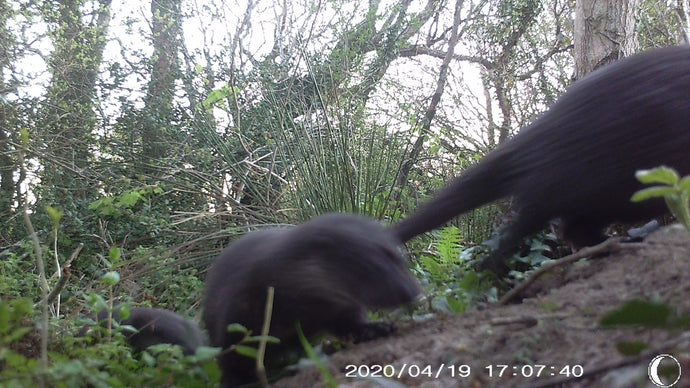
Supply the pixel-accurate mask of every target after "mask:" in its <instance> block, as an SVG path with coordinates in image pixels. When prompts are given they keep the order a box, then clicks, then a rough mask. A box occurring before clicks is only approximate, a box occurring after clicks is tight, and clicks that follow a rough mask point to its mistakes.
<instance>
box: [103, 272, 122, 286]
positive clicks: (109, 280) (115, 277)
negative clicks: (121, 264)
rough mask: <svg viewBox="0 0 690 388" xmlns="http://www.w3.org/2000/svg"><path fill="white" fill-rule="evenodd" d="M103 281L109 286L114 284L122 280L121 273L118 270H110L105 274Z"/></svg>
mask: <svg viewBox="0 0 690 388" xmlns="http://www.w3.org/2000/svg"><path fill="white" fill-rule="evenodd" d="M101 281H102V282H103V283H104V284H106V285H108V286H114V285H116V284H117V283H119V282H120V274H119V273H117V272H116V271H110V272H108V273H106V274H105V275H103V277H102V278H101Z"/></svg>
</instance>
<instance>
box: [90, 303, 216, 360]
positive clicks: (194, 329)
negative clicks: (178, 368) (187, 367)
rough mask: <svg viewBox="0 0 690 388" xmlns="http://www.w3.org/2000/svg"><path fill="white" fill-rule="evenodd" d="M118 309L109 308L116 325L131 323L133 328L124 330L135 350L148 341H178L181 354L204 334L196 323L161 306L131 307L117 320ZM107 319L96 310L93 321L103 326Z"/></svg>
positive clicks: (200, 341)
mask: <svg viewBox="0 0 690 388" xmlns="http://www.w3.org/2000/svg"><path fill="white" fill-rule="evenodd" d="M119 317H120V309H119V308H115V309H114V311H113V320H114V321H117V322H119V324H120V325H127V326H132V327H134V328H135V329H137V331H136V332H133V333H132V332H127V331H124V335H125V338H126V340H127V342H128V343H129V344H130V345H131V346H132V347H133V348H134V349H135V350H137V351H142V350H144V349H146V348H148V347H149V346H151V345H157V344H171V345H179V346H180V347H181V348H182V353H183V354H185V355H190V354H194V351H195V350H196V348H197V347H199V346H202V345H204V336H203V333H202V332H201V329H199V326H198V325H197V324H196V323H195V322H193V321H191V320H189V319H186V318H183V317H182V316H180V315H178V314H176V313H174V312H172V311H170V310H165V309H157V308H148V307H132V308H130V309H129V317H127V319H123V320H120V319H119ZM107 319H108V312H107V311H105V310H102V311H100V312H99V313H98V314H97V321H98V322H99V323H100V324H101V325H102V326H104V325H105V324H106V321H107Z"/></svg>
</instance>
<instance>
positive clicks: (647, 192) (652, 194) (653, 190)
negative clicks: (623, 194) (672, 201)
mask: <svg viewBox="0 0 690 388" xmlns="http://www.w3.org/2000/svg"><path fill="white" fill-rule="evenodd" d="M676 192H677V190H676V189H675V188H673V187H669V186H654V187H649V188H646V189H642V190H640V191H638V192H636V193H635V194H633V196H632V197H630V200H631V201H632V202H641V201H644V200H647V199H650V198H658V197H665V196H667V195H673V194H675V193H676Z"/></svg>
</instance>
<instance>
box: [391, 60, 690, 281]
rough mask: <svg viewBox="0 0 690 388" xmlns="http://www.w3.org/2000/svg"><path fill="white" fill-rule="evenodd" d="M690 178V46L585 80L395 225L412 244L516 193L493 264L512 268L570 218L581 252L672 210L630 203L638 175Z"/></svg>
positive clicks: (567, 229) (570, 234)
mask: <svg viewBox="0 0 690 388" xmlns="http://www.w3.org/2000/svg"><path fill="white" fill-rule="evenodd" d="M659 165H666V166H670V167H673V168H675V169H676V170H678V171H679V172H680V173H681V174H682V175H686V174H690V47H688V46H681V47H666V48H662V49H656V50H650V51H648V52H646V53H643V54H639V55H634V56H632V57H629V58H625V59H622V60H620V61H617V62H615V63H613V64H611V65H608V66H605V67H603V68H601V69H599V70H597V71H594V72H592V73H591V74H589V75H587V76H586V77H584V78H582V79H581V80H579V81H577V82H575V83H574V84H573V85H572V86H571V87H570V88H569V89H568V91H567V92H566V93H565V94H563V96H561V98H559V99H558V101H557V102H556V103H554V104H553V106H551V107H550V108H549V110H548V111H547V112H546V113H544V114H543V115H542V116H541V117H539V118H538V119H537V120H535V121H534V122H533V123H532V124H531V125H529V126H527V127H526V128H524V129H522V130H521V131H520V133H519V134H517V135H516V136H515V137H513V138H512V139H510V140H509V141H507V142H505V143H504V144H502V145H500V146H499V147H498V148H496V149H495V150H493V151H492V152H490V153H489V154H487V155H486V156H485V157H484V158H483V159H482V160H481V161H480V162H479V163H477V164H476V165H474V166H472V167H470V168H468V169H467V170H465V171H464V172H463V173H462V174H461V175H460V176H459V177H457V178H455V179H454V180H453V181H451V182H450V183H449V184H448V185H447V186H446V187H445V188H443V189H441V190H440V191H439V192H438V193H436V194H435V195H434V196H433V197H432V198H431V200H430V201H429V202H427V203H426V204H424V205H423V206H420V208H419V209H418V210H417V211H416V212H415V213H413V214H412V215H410V216H409V217H407V218H406V219H404V220H403V221H401V222H400V223H398V224H397V225H395V226H394V233H395V234H396V235H397V236H398V237H399V238H400V239H401V240H402V241H407V240H409V239H411V238H413V237H414V236H416V235H419V234H421V233H424V232H427V231H429V230H432V229H435V228H437V227H439V226H441V225H443V224H444V223H445V222H447V221H448V220H450V219H451V218H453V217H455V216H457V215H460V214H463V213H465V212H467V211H469V210H472V209H474V208H477V207H479V206H481V205H484V204H486V203H489V202H491V201H494V200H497V199H500V198H503V197H508V196H513V197H514V199H515V201H516V203H517V213H518V214H517V217H516V218H515V219H514V221H513V222H512V223H511V224H510V225H509V226H508V227H506V228H505V230H503V231H502V233H501V235H500V237H499V242H498V247H497V249H495V250H494V251H493V252H492V253H491V254H490V255H489V256H488V258H487V259H486V260H485V261H484V263H483V267H484V268H488V269H492V270H494V271H498V272H502V271H503V270H505V264H504V261H505V259H506V258H508V257H509V256H511V255H512V254H513V253H514V252H515V251H516V250H517V247H518V246H519V244H520V242H521V241H522V239H523V238H524V237H525V236H528V235H531V234H533V233H535V232H537V231H539V230H540V229H542V228H544V227H545V226H546V224H547V223H548V222H549V220H552V219H555V218H560V219H561V221H562V233H563V236H564V237H565V238H566V239H567V240H569V241H571V242H572V243H573V244H575V245H576V246H578V247H582V246H587V245H593V244H595V243H598V242H600V241H602V240H603V239H604V235H603V234H602V230H603V228H604V227H605V226H607V225H609V224H611V223H613V222H622V223H630V222H638V221H648V220H649V219H650V218H653V217H656V216H659V215H662V214H664V213H665V212H666V211H667V209H666V206H665V204H664V201H663V199H655V200H649V201H644V202H640V203H632V202H630V197H631V195H632V194H633V193H634V192H635V191H637V190H639V189H641V188H642V187H643V185H641V184H640V183H639V182H638V181H637V180H636V179H635V171H637V170H640V169H648V168H653V167H656V166H659Z"/></svg>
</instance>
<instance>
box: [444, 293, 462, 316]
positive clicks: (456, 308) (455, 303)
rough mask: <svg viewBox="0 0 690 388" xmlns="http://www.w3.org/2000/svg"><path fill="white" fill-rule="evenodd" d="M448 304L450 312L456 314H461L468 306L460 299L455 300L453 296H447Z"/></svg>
mask: <svg viewBox="0 0 690 388" xmlns="http://www.w3.org/2000/svg"><path fill="white" fill-rule="evenodd" d="M446 303H448V307H450V311H452V312H454V313H461V312H464V311H465V310H467V305H465V303H463V302H461V301H460V300H458V299H455V298H453V297H451V296H446Z"/></svg>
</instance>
